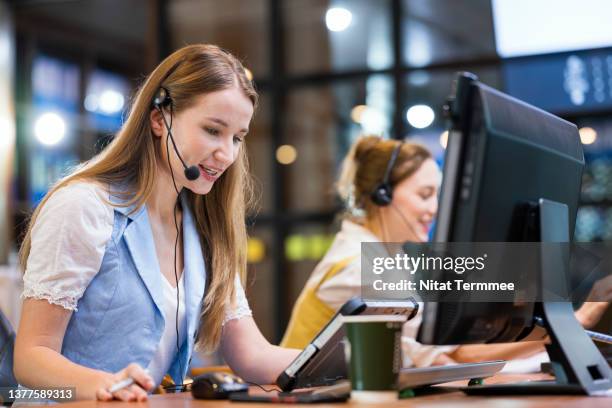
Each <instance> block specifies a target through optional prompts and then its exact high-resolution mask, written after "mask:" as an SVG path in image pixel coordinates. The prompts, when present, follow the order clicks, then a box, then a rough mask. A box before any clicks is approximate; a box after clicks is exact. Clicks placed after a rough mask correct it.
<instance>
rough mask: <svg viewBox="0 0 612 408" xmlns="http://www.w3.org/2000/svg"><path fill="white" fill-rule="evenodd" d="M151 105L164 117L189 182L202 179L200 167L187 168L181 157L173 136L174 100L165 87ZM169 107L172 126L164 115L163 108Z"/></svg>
mask: <svg viewBox="0 0 612 408" xmlns="http://www.w3.org/2000/svg"><path fill="white" fill-rule="evenodd" d="M151 105H152V108H153V109H157V110H158V111H159V112H160V113H161V115H162V119H163V121H164V124H165V125H166V129H167V130H168V137H169V138H170V141H171V142H172V147H174V151H175V152H176V156H177V157H178V158H179V160H180V161H181V164H182V165H183V168H184V170H185V177H186V178H187V180H190V181H193V180H197V179H198V177H200V169H199V168H198V166H187V164H186V163H185V160H183V156H181V154H180V153H179V151H178V148H177V147H176V143H175V142H174V136H172V98H171V97H170V92H169V91H168V90H167V89H166V88H164V87H163V86H162V87H160V88H159V90H158V91H157V93H156V94H155V96H154V97H153V101H152V102H151ZM168 106H169V107H170V124H168V122H167V121H166V115H164V111H163V108H165V107H168ZM168 160H170V158H168Z"/></svg>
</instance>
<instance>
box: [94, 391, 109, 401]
mask: <svg viewBox="0 0 612 408" xmlns="http://www.w3.org/2000/svg"><path fill="white" fill-rule="evenodd" d="M96 399H97V400H98V401H110V400H112V399H113V394H111V393H110V392H108V390H107V389H106V388H98V390H97V391H96Z"/></svg>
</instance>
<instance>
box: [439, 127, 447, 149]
mask: <svg viewBox="0 0 612 408" xmlns="http://www.w3.org/2000/svg"><path fill="white" fill-rule="evenodd" d="M440 145H441V146H442V147H443V148H445V149H446V146H448V130H445V131H444V132H442V134H441V135H440Z"/></svg>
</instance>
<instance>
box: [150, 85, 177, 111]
mask: <svg viewBox="0 0 612 408" xmlns="http://www.w3.org/2000/svg"><path fill="white" fill-rule="evenodd" d="M151 104H152V105H153V108H155V109H162V108H165V107H166V106H169V105H170V104H172V98H171V97H170V92H168V90H167V89H166V88H164V87H163V86H162V87H160V88H159V90H158V91H157V93H156V94H155V96H154V97H153V101H152V102H151Z"/></svg>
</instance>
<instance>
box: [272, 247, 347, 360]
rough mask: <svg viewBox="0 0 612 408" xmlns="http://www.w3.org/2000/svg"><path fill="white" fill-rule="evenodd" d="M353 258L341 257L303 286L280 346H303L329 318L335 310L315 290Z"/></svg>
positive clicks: (300, 347) (299, 347)
mask: <svg viewBox="0 0 612 408" xmlns="http://www.w3.org/2000/svg"><path fill="white" fill-rule="evenodd" d="M355 258H356V257H355V256H349V257H347V258H344V259H341V260H340V261H338V262H336V263H335V264H333V265H332V266H331V268H329V270H328V271H327V272H326V273H325V274H324V275H323V277H322V278H321V279H320V280H319V281H318V282H317V283H316V284H315V285H310V286H307V287H306V288H304V290H303V291H302V293H301V294H300V297H298V300H297V301H296V302H295V306H294V307H293V311H292V312H291V320H289V326H287V331H285V335H284V336H283V340H282V341H281V343H280V345H281V347H289V348H298V349H303V348H305V347H306V346H307V345H308V343H310V341H312V339H314V337H315V336H316V335H317V333H319V331H321V329H322V328H323V327H324V326H325V325H326V324H327V322H329V321H330V320H331V318H332V317H333V316H334V314H335V313H336V311H335V310H333V309H332V308H331V307H329V306H328V305H327V304H326V303H325V302H323V301H322V300H321V299H319V297H318V296H317V291H318V290H319V287H321V285H322V284H323V283H324V282H325V281H327V280H328V279H330V278H332V277H333V276H335V275H336V274H338V273H339V272H340V271H342V270H343V269H344V268H346V266H347V265H348V264H350V263H351V262H352V261H353V260H354V259H355Z"/></svg>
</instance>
